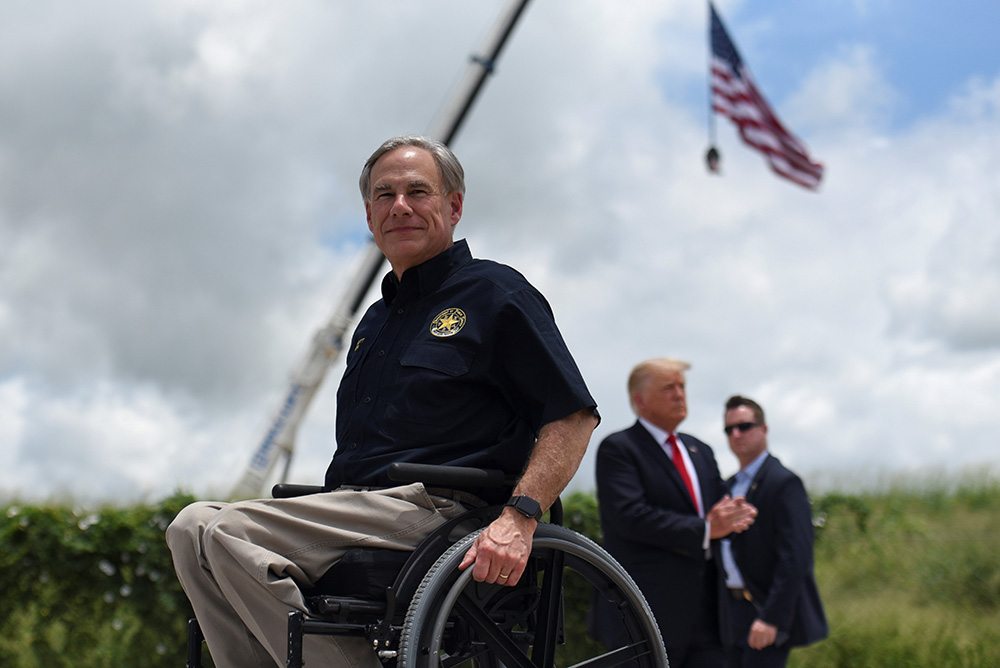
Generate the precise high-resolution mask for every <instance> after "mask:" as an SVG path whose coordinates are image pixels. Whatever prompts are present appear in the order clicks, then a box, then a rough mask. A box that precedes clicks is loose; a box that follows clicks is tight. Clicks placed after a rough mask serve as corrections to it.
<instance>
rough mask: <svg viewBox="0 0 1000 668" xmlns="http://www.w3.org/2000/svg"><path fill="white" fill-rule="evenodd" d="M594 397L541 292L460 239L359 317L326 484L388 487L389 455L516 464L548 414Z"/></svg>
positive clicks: (387, 287) (388, 287) (563, 412)
mask: <svg viewBox="0 0 1000 668" xmlns="http://www.w3.org/2000/svg"><path fill="white" fill-rule="evenodd" d="M595 407H596V402H595V401H594V399H593V398H592V397H591V395H590V392H589V391H588V390H587V387H586V385H585V384H584V381H583V377H582V376H581V374H580V371H579V369H578V368H577V366H576V363H575V362H574V361H573V358H572V356H571V355H570V353H569V350H568V349H567V348H566V344H565V342H564V341H563V338H562V335H561V334H560V333H559V330H558V329H557V328H556V324H555V320H554V318H553V315H552V310H551V308H550V307H549V304H548V302H546V300H545V298H544V297H543V296H542V295H541V293H539V292H538V291H537V290H536V289H535V288H534V287H532V286H531V284H530V283H528V281H527V280H526V279H525V278H524V277H523V276H522V275H521V274H519V273H518V272H517V271H515V270H514V269H511V268H510V267H507V266H505V265H502V264H498V263H496V262H492V261H489V260H478V259H473V257H472V255H471V253H470V251H469V247H468V245H467V244H466V242H465V241H464V240H463V241H458V242H456V243H455V244H454V245H453V246H452V247H451V248H449V249H448V250H446V251H444V252H443V253H441V254H439V255H437V256H436V257H434V258H432V259H431V260H428V261H427V262H425V263H423V264H421V265H418V266H416V267H413V268H411V269H408V270H407V271H406V272H405V273H404V274H403V278H402V280H401V281H400V280H397V279H396V276H395V274H393V273H392V272H390V273H389V274H388V275H387V276H386V277H385V279H384V280H383V281H382V299H381V300H379V301H378V302H376V303H375V304H373V305H372V306H371V307H370V308H369V309H368V311H367V313H365V315H364V317H363V318H362V319H361V321H360V323H359V324H358V327H357V330H355V332H354V337H353V339H352V341H351V345H350V348H349V349H348V353H347V369H346V371H345V372H344V377H343V379H342V380H341V382H340V389H339V390H338V391H337V451H336V452H335V453H334V456H333V461H332V462H331V463H330V467H329V469H327V473H326V486H327V487H328V488H334V487H338V486H340V485H342V484H349V485H363V486H380V487H381V486H390V485H392V484H394V483H393V482H392V481H390V480H389V479H388V478H387V477H386V469H387V467H388V466H389V464H390V463H392V462H394V461H410V462H420V463H425V464H451V465H456V466H477V467H483V468H496V469H501V470H504V471H506V472H508V473H511V474H515V475H516V474H519V473H520V472H521V471H522V470H523V468H524V464H525V462H526V461H527V458H528V455H529V454H530V452H531V449H532V447H533V446H534V442H535V438H536V437H537V435H538V431H539V429H541V428H542V426H543V425H545V424H547V423H549V422H552V421H554V420H558V419H561V418H564V417H566V416H568V415H570V414H572V413H575V412H577V411H579V410H582V409H586V408H595ZM475 491H476V492H478V493H480V494H481V495H484V496H487V497H489V496H494V495H491V494H488V493H486V494H483V493H482V491H481V490H475ZM490 500H493V499H490Z"/></svg>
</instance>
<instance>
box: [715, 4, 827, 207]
mask: <svg viewBox="0 0 1000 668" xmlns="http://www.w3.org/2000/svg"><path fill="white" fill-rule="evenodd" d="M709 7H710V9H711V18H712V26H711V42H712V66H711V86H712V110H713V111H714V112H715V113H718V114H722V115H723V116H726V117H728V118H729V119H731V120H732V121H733V123H735V124H736V126H737V127H738V128H739V132H740V137H742V138H743V141H744V142H746V143H747V144H748V145H750V146H752V147H753V148H755V149H757V150H758V151H760V152H761V153H763V154H764V157H765V158H766V159H767V161H768V163H769V164H770V166H771V169H772V170H774V172H775V173H776V174H779V175H780V176H783V177H785V178H787V179H790V180H791V181H794V182H795V183H798V184H800V185H802V186H805V187H806V188H817V187H818V186H819V183H820V180H821V179H822V178H823V165H822V164H820V163H818V162H814V161H813V160H812V159H811V158H810V157H809V154H808V152H807V149H806V147H805V145H804V144H803V143H802V142H801V141H799V140H798V139H797V138H796V137H795V136H793V135H792V134H791V133H790V132H788V130H786V129H785V126H784V125H782V123H781V121H779V120H778V117H777V115H776V114H775V113H774V111H773V110H772V109H771V106H770V105H769V104H768V103H767V100H765V99H764V96H763V95H761V93H760V91H758V90H757V86H756V85H754V82H753V78H752V77H751V76H750V70H749V69H748V68H747V67H746V66H745V65H744V64H743V60H742V59H741V58H740V54H739V52H738V51H737V50H736V46H735V45H734V44H733V42H732V40H731V39H730V38H729V35H728V34H727V33H726V29H725V27H724V26H723V25H722V21H721V19H720V18H719V15H718V14H717V13H716V11H715V7H714V6H713V5H712V4H711V3H709Z"/></svg>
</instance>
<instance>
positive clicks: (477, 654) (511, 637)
mask: <svg viewBox="0 0 1000 668" xmlns="http://www.w3.org/2000/svg"><path fill="white" fill-rule="evenodd" d="M478 535H479V532H476V533H473V534H470V535H469V536H466V537H465V538H463V539H462V540H460V541H458V542H457V543H455V545H453V546H452V547H450V548H449V549H448V550H447V551H446V552H445V553H444V554H443V555H441V557H440V558H439V559H438V561H437V562H436V563H435V564H434V566H433V567H432V568H431V569H430V570H429V571H428V572H427V574H426V575H425V576H424V579H423V582H422V583H421V585H420V587H419V588H418V589H417V592H416V594H415V595H414V596H413V598H412V600H411V602H410V606H409V608H408V610H407V614H406V618H405V620H404V623H403V630H402V635H401V637H400V645H399V657H398V663H397V665H398V667H399V668H453V667H455V666H464V667H467V668H497V667H499V666H504V667H506V668H514V667H521V666H523V667H525V668H528V667H531V668H538V667H543V668H556V666H557V665H558V666H559V668H572V667H573V666H582V665H584V664H586V665H588V666H602V667H605V666H606V667H611V666H629V667H630V668H666V667H667V665H668V664H667V656H666V651H665V650H664V648H663V641H662V640H661V638H660V633H659V629H658V628H657V626H656V621H655V620H654V619H653V615H652V612H650V609H649V606H648V605H647V603H646V600H645V598H643V595H642V593H641V592H640V591H639V589H638V587H636V585H635V583H634V582H633V581H632V578H631V577H630V576H629V575H628V573H627V572H626V571H625V570H624V569H623V568H622V567H621V566H620V565H619V564H618V562H616V561H615V560H614V559H613V558H612V557H611V556H610V555H609V554H608V553H607V552H605V551H604V550H603V549H602V548H601V547H600V546H598V545H597V544H596V543H594V542H593V541H591V540H590V539H588V538H586V537H584V536H582V535H580V534H578V533H576V532H575V531H571V530H569V529H567V528H565V527H561V526H555V525H550V524H540V525H539V526H538V529H537V530H536V532H535V536H534V540H533V542H532V551H531V558H530V559H529V562H528V567H527V568H526V569H525V572H524V575H522V577H521V581H520V582H519V583H518V585H517V586H515V587H505V586H500V585H489V584H484V583H481V582H476V581H474V580H473V579H472V569H471V568H468V569H466V570H465V571H459V570H458V564H459V563H460V562H461V561H462V557H463V556H464V555H465V552H466V551H467V550H468V549H469V547H470V545H471V544H472V542H473V541H474V540H475V539H476V537H477V536H478ZM569 577H572V578H575V579H576V580H577V581H579V578H583V580H585V581H586V583H588V585H589V587H590V588H591V590H592V591H593V592H596V593H597V594H598V595H600V596H604V597H605V598H606V599H607V600H608V601H610V602H611V603H612V604H613V606H614V608H615V609H617V610H619V611H620V612H621V615H622V622H623V624H624V627H625V629H626V634H625V635H626V637H627V640H625V641H624V642H623V644H622V646H620V647H616V648H613V649H610V650H608V649H595V650H593V651H592V652H587V656H586V657H579V656H574V658H572V659H571V660H565V661H562V662H558V663H557V660H556V645H557V644H560V643H563V642H565V638H564V635H563V629H562V626H563V607H562V592H563V580H564V578H569ZM578 644H579V643H578ZM574 649H575V650H576V651H577V654H578V653H579V649H580V648H579V647H575V648H574Z"/></svg>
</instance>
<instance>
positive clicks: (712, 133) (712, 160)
mask: <svg viewBox="0 0 1000 668" xmlns="http://www.w3.org/2000/svg"><path fill="white" fill-rule="evenodd" d="M705 5H706V7H705V8H706V9H707V10H708V22H707V23H708V49H707V52H708V70H707V72H708V150H707V151H706V152H705V165H706V166H707V167H708V171H709V172H710V173H712V174H718V173H719V162H720V161H721V159H722V156H721V154H720V153H719V149H718V148H716V145H715V142H716V119H715V100H714V95H715V93H714V92H713V91H712V0H708V2H706V3H705Z"/></svg>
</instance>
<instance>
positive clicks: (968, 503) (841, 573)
mask: <svg viewBox="0 0 1000 668" xmlns="http://www.w3.org/2000/svg"><path fill="white" fill-rule="evenodd" d="M998 508H1000V486H998V485H997V484H996V483H991V482H988V481H982V482H976V481H968V482H964V483H962V484H960V485H947V486H946V485H940V486H938V487H933V488H924V489H913V488H910V489H905V488H898V489H893V490H890V491H888V492H886V493H881V494H866V495H854V496H842V495H835V494H831V495H827V496H825V497H822V498H820V499H818V500H817V503H816V513H815V514H816V517H817V520H818V521H819V523H820V524H821V525H822V526H821V527H820V529H819V532H818V539H817V544H816V574H817V578H818V579H819V583H820V589H821V591H822V593H823V598H824V603H825V604H826V609H827V614H828V616H829V620H830V628H831V635H830V638H829V639H827V640H826V641H824V642H821V643H819V644H817V645H815V646H813V647H809V648H804V649H799V650H796V651H794V652H793V653H792V660H791V661H790V666H792V667H793V668H805V667H807V666H808V667H811V668H834V667H836V668H848V667H850V668H853V667H855V666H857V667H858V668H882V667H885V668H908V667H914V668H916V667H923V666H926V667H928V668H930V667H931V666H933V667H935V668H944V667H951V666H954V667H955V668H958V667H961V668H992V667H995V666H1000V527H998V523H997V509H998Z"/></svg>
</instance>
